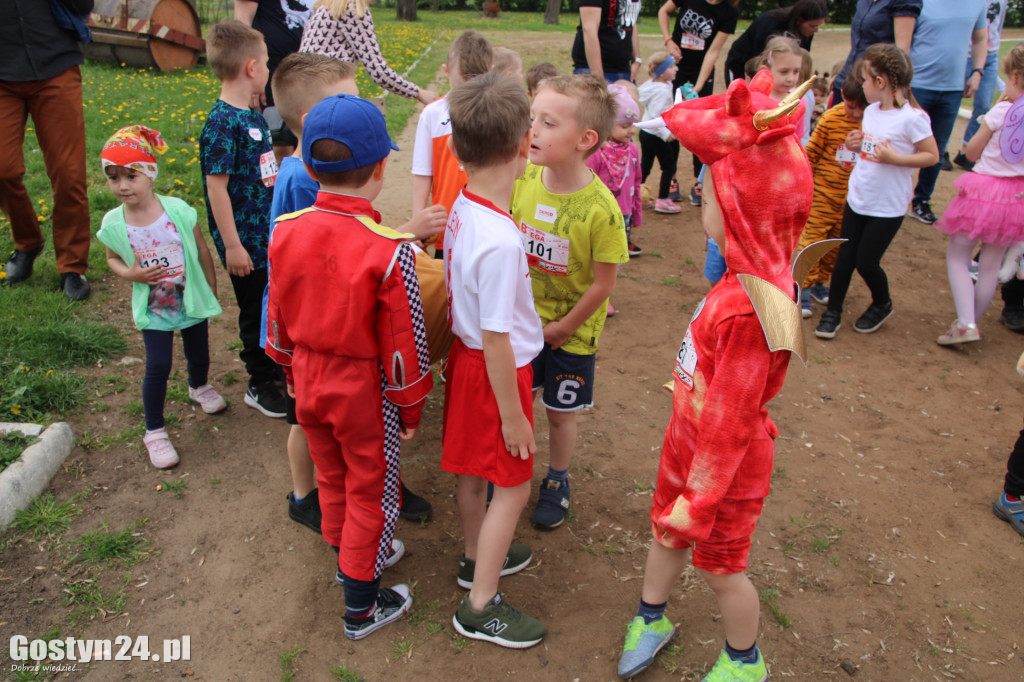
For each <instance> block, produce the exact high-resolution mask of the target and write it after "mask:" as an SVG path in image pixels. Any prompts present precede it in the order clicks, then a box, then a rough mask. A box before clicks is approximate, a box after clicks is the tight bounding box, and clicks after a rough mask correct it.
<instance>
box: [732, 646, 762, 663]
mask: <svg viewBox="0 0 1024 682" xmlns="http://www.w3.org/2000/svg"><path fill="white" fill-rule="evenodd" d="M725 653H726V654H728V656H729V658H731V659H732V660H734V661H736V662H737V663H757V658H758V651H757V642H754V644H753V646H751V647H750V648H749V649H744V650H742V651H740V650H739V649H733V648H732V647H731V646H730V645H729V642H728V641H727V642H726V643H725Z"/></svg>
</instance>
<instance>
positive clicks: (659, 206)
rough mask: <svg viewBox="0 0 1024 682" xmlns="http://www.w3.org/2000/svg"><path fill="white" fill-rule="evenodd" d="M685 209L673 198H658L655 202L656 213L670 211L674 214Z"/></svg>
mask: <svg viewBox="0 0 1024 682" xmlns="http://www.w3.org/2000/svg"><path fill="white" fill-rule="evenodd" d="M682 210H683V209H682V208H680V206H679V204H677V203H675V202H674V201H672V200H671V199H657V200H655V202H654V212H655V213H668V214H674V213H679V212H680V211H682Z"/></svg>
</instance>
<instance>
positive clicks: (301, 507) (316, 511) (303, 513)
mask: <svg viewBox="0 0 1024 682" xmlns="http://www.w3.org/2000/svg"><path fill="white" fill-rule="evenodd" d="M287 497H288V518H290V519H291V520H292V521H294V522H295V523H301V524H302V525H303V526H305V527H306V528H309V529H310V530H312V531H316V532H317V533H319V532H320V521H321V519H322V518H323V515H322V514H321V513H320V490H319V488H313V489H312V490H310V491H309V492H308V493H306V496H305V497H304V498H302V502H296V501H295V493H294V492H290V493H288V495H287Z"/></svg>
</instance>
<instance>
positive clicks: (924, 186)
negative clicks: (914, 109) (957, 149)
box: [914, 90, 963, 201]
mask: <svg viewBox="0 0 1024 682" xmlns="http://www.w3.org/2000/svg"><path fill="white" fill-rule="evenodd" d="M914 97H915V98H916V99H917V102H918V104H920V105H921V108H922V109H924V111H925V112H926V113H927V114H928V116H929V117H930V118H931V122H932V135H934V136H935V142H936V143H937V144H938V145H939V158H940V162H941V158H942V155H943V153H945V151H946V145H947V144H948V143H949V136H950V135H951V134H952V132H953V124H954V123H956V116H957V113H958V112H959V111H960V100H961V99H963V92H961V91H960V90H951V91H945V90H914ZM939 170H940V163H936V164H935V165H934V166H928V167H927V168H922V169H921V171H920V173H918V176H917V186H916V187H914V201H931V198H932V192H934V191H935V181H936V180H938V178H939Z"/></svg>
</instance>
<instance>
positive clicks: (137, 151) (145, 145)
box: [100, 125, 167, 180]
mask: <svg viewBox="0 0 1024 682" xmlns="http://www.w3.org/2000/svg"><path fill="white" fill-rule="evenodd" d="M166 151H167V144H166V143H165V142H164V138H162V137H160V133H159V132H157V131H156V130H153V129H152V128H147V127H146V126H139V125H135V126H127V127H125V128H121V129H120V130H118V131H117V132H116V133H114V134H113V135H111V136H110V139H109V140H107V142H106V144H104V145H103V151H101V152H100V161H101V162H102V164H103V168H106V167H107V166H121V167H123V168H131V169H133V170H137V171H139V172H140V173H144V174H145V175H147V176H148V177H149V179H150V180H156V175H157V167H156V155H157V154H163V153H164V152H166Z"/></svg>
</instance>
